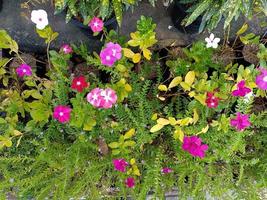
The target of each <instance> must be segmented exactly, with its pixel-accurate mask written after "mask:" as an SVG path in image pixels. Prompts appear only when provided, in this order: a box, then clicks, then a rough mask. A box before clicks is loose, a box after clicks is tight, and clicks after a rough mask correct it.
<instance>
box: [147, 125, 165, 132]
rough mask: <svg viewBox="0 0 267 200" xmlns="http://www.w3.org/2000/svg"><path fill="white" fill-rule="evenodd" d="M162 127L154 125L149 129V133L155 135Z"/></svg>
mask: <svg viewBox="0 0 267 200" xmlns="http://www.w3.org/2000/svg"><path fill="white" fill-rule="evenodd" d="M163 127H164V126H163V125H161V124H156V125H155V126H153V127H152V128H151V129H150V132H151V133H155V132H157V131H159V130H160V129H162V128H163Z"/></svg>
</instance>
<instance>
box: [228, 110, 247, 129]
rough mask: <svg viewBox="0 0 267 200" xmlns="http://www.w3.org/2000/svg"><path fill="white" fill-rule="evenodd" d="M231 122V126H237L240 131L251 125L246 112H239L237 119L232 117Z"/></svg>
mask: <svg viewBox="0 0 267 200" xmlns="http://www.w3.org/2000/svg"><path fill="white" fill-rule="evenodd" d="M230 124H231V126H233V127H235V128H236V129H237V130H238V131H243V130H245V129H246V128H247V127H249V126H250V125H251V123H250V121H249V115H246V114H243V115H242V114H241V113H240V112H238V113H237V115H236V118H235V119H231V121H230Z"/></svg>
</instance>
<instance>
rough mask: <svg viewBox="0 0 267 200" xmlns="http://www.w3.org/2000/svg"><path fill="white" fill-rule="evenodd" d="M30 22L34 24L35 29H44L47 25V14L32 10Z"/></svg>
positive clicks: (42, 11) (43, 11)
mask: <svg viewBox="0 0 267 200" xmlns="http://www.w3.org/2000/svg"><path fill="white" fill-rule="evenodd" d="M31 20H32V22H33V23H35V24H36V28H37V29H40V30H42V29H44V28H45V27H46V26H47V25H48V18H47V13H46V11H45V10H42V9H40V10H33V11H32V13H31Z"/></svg>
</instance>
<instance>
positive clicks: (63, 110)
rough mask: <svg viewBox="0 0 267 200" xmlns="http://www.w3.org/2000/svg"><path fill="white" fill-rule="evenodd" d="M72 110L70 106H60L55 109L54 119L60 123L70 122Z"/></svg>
mask: <svg viewBox="0 0 267 200" xmlns="http://www.w3.org/2000/svg"><path fill="white" fill-rule="evenodd" d="M70 113H71V108H70V107H68V106H63V105H58V106H56V107H55V108H54V112H53V117H54V118H55V119H56V120H58V121H59V122H60V123H66V122H68V121H70Z"/></svg>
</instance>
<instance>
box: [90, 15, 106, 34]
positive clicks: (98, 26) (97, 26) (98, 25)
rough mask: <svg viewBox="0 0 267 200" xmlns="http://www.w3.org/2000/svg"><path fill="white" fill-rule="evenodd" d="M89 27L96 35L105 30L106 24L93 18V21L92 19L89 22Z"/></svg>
mask: <svg viewBox="0 0 267 200" xmlns="http://www.w3.org/2000/svg"><path fill="white" fill-rule="evenodd" d="M89 26H90V28H91V29H92V31H93V32H94V33H95V32H100V31H102V30H103V27H104V23H103V21H102V20H101V19H99V18H98V17H93V19H91V21H90V22H89Z"/></svg>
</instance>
